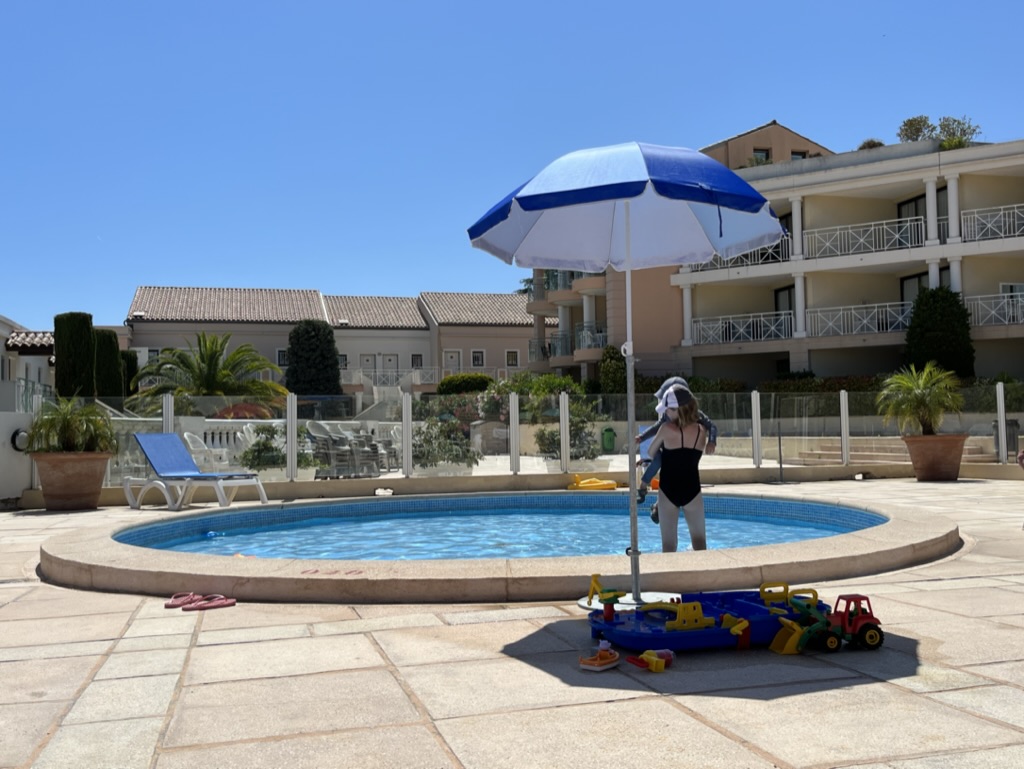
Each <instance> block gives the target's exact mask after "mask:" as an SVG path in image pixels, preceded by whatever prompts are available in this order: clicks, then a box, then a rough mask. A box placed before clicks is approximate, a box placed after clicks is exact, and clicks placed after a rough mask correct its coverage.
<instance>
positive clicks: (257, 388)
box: [126, 332, 288, 416]
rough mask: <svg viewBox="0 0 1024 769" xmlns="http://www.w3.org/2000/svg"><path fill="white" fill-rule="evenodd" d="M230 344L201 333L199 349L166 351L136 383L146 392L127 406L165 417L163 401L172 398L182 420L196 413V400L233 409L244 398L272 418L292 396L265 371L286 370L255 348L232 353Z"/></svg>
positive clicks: (247, 346) (228, 336)
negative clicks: (278, 403) (273, 409)
mask: <svg viewBox="0 0 1024 769" xmlns="http://www.w3.org/2000/svg"><path fill="white" fill-rule="evenodd" d="M230 340H231V334H225V335H224V336H217V335H215V334H212V335H210V336H207V335H206V333H205V332H201V333H200V334H199V335H198V336H197V337H196V344H195V346H193V345H192V343H191V342H189V343H188V349H187V350H175V349H172V348H167V349H165V350H162V351H161V352H160V354H159V355H158V356H157V357H156V358H154V359H153V360H150V361H148V362H147V363H146V365H145V366H143V367H142V368H141V369H139V372H138V373H137V374H136V375H135V377H134V378H133V379H132V386H133V387H135V386H138V384H139V383H140V382H142V383H145V386H144V387H143V388H141V389H140V390H139V393H138V395H134V396H132V397H131V398H129V399H128V400H127V402H126V406H127V408H128V409H130V410H133V411H138V412H140V413H143V414H148V413H153V412H156V411H159V409H160V399H161V397H162V396H163V395H164V394H165V393H171V394H173V395H174V411H175V413H176V414H194V413H196V411H197V408H196V405H195V403H194V399H195V398H201V397H219V398H221V399H222V400H221V401H220V402H219V404H218V406H227V405H228V402H227V400H226V399H228V398H244V399H246V400H247V401H249V402H250V403H255V404H258V405H260V406H261V407H263V408H264V409H265V410H266V411H267V415H268V416H269V415H270V409H269V406H270V404H272V403H273V402H274V401H275V400H276V399H279V398H281V397H283V396H285V395H287V394H288V390H287V389H286V388H285V387H284V386H282V385H280V384H278V383H277V382H272V381H268V380H264V379H261V378H260V375H261V374H262V373H263V372H265V371H270V372H273V373H275V374H280V373H281V369H280V368H278V367H277V366H276V365H274V364H273V363H271V362H270V361H269V360H267V359H266V358H265V357H263V356H262V355H260V353H259V352H258V351H257V350H256V348H255V347H253V346H252V345H251V344H243V345H239V346H238V347H237V348H235V349H234V350H232V351H230V352H228V342H229V341H230ZM203 410H204V411H208V409H203Z"/></svg>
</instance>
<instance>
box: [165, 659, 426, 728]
mask: <svg viewBox="0 0 1024 769" xmlns="http://www.w3.org/2000/svg"><path fill="white" fill-rule="evenodd" d="M420 720H421V719H420V715H419V713H417V711H416V708H414V707H413V705H412V703H410V702H409V699H408V697H406V695H405V693H404V692H403V691H402V688H401V687H400V686H399V685H398V682H397V681H396V680H395V678H394V677H393V676H392V675H391V674H390V673H389V672H387V671H385V670H353V671H347V672H341V673H325V674H321V675H310V676H292V677H286V678H273V679H269V678H262V679H254V680H249V681H231V682H227V683H218V684H208V685H204V686H190V687H186V688H185V689H183V690H182V692H181V695H180V697H179V699H178V706H177V708H176V709H175V713H174V717H173V719H172V720H171V724H170V727H169V728H168V731H167V736H166V738H165V741H164V744H165V745H167V746H171V747H175V746H185V745H212V744H217V743H222V742H231V741H234V740H252V739H258V738H262V737H272V736H287V735H296V734H311V733H318V732H320V733H322V732H330V731H335V730H339V729H359V728H368V727H377V726H387V725H392V726H394V725H402V724H413V723H418V722H420Z"/></svg>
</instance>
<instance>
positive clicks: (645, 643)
mask: <svg viewBox="0 0 1024 769" xmlns="http://www.w3.org/2000/svg"><path fill="white" fill-rule="evenodd" d="M793 596H799V597H800V600H801V601H803V602H805V603H807V604H810V605H812V606H814V607H815V608H816V609H817V611H818V612H820V613H821V614H828V613H829V612H830V611H831V609H830V607H829V606H828V604H825V603H823V602H821V601H819V600H818V593H817V591H816V590H813V589H811V588H806V589H805V588H801V589H794V590H790V588H789V586H788V585H786V584H784V583H767V584H765V585H762V586H761V589H760V590H734V591H727V592H714V593H682V594H680V596H679V599H678V602H677V601H676V599H673V600H672V601H671V602H657V603H650V604H644V605H642V606H640V607H638V608H636V609H629V610H622V611H612V612H606V611H604V610H596V611H593V612H591V613H590V615H589V621H590V632H591V636H592V637H593V638H601V639H605V640H607V641H611V642H612V643H614V644H616V645H617V646H621V647H623V648H626V649H633V650H646V649H670V650H672V651H674V652H678V651H694V650H698V649H727V648H731V649H747V648H749V647H751V646H771V644H772V642H773V641H774V640H775V638H776V636H777V635H779V633H780V631H782V630H785V629H786V628H787V627H790V625H789V624H787V623H794V624H799V623H801V622H802V621H804V617H805V616H806V614H805V613H802V612H801V611H800V610H799V609H798V608H797V607H795V606H793V605H792V604H791V603H790V600H789V599H790V597H793ZM609 615H610V616H609ZM780 619H783V620H786V621H787V623H783V622H780V621H779V620H780Z"/></svg>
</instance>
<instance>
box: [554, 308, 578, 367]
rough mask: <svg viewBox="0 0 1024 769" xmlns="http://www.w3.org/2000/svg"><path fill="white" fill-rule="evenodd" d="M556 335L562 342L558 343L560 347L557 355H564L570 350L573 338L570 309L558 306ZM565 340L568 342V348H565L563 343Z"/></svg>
mask: <svg viewBox="0 0 1024 769" xmlns="http://www.w3.org/2000/svg"><path fill="white" fill-rule="evenodd" d="M558 334H559V336H560V337H561V338H562V340H563V341H562V342H561V343H560V345H561V346H560V347H559V348H558V353H559V354H560V355H565V354H566V353H567V352H569V350H571V349H572V340H573V338H574V336H575V335H574V334H573V328H572V309H571V308H569V307H562V306H560V307H559V308H558ZM566 339H568V340H569V342H568V346H566V343H565V341H564V340H566ZM570 354H571V353H570Z"/></svg>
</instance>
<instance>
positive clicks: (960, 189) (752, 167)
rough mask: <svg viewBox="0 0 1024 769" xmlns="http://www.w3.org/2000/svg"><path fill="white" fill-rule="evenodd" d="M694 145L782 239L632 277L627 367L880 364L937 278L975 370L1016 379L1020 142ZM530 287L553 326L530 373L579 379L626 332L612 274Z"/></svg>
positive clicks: (781, 134)
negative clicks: (761, 205) (749, 196)
mask: <svg viewBox="0 0 1024 769" xmlns="http://www.w3.org/2000/svg"><path fill="white" fill-rule="evenodd" d="M730 143H732V144H731V145H730ZM761 150H764V151H765V153H762V154H760V155H758V154H756V153H758V152H760V151H761ZM703 151H706V152H707V153H708V154H710V155H712V156H715V157H718V159H720V160H728V161H729V163H730V164H731V165H732V166H733V167H734V168H736V170H737V173H738V174H739V175H740V176H742V177H743V178H745V179H746V180H747V181H749V182H750V183H751V184H752V185H753V186H754V187H755V188H757V189H758V190H759V191H760V192H761V193H762V194H763V195H764V196H765V197H766V198H767V199H768V200H769V201H770V203H771V205H772V207H773V209H774V210H775V212H776V213H777V214H778V215H779V218H780V220H781V221H782V223H783V225H784V226H785V228H786V230H787V232H788V234H787V236H786V237H785V238H784V239H783V240H782V241H781V242H780V243H779V244H777V245H776V246H773V247H771V248H767V249H762V250H759V251H756V252H751V253H749V254H744V255H742V256H739V257H736V258H734V259H731V260H728V261H724V260H720V259H717V258H716V259H715V260H713V261H711V262H709V263H708V264H705V265H695V266H689V267H682V268H663V269H656V270H643V271H635V272H634V274H633V278H634V279H633V285H634V301H633V312H634V317H633V329H634V348H635V352H636V356H637V368H638V370H639V371H642V372H645V373H650V374H657V373H663V372H667V371H681V372H684V373H686V374H688V375H701V376H708V377H730V378H734V379H738V380H741V381H744V382H746V383H747V384H748V385H749V386H753V385H755V384H756V383H757V382H758V381H761V380H763V379H769V378H772V377H774V376H776V375H778V374H779V373H782V372H786V371H802V370H811V371H814V373H816V374H818V375H820V376H831V375H843V374H874V373H881V372H888V371H892V370H893V369H895V368H897V367H898V366H899V365H900V364H901V362H902V353H903V340H904V334H905V331H906V327H907V323H908V321H909V318H910V311H911V307H912V304H913V300H914V297H915V296H916V295H917V292H918V291H919V290H920V289H921V288H922V287H936V286H940V285H944V286H948V287H949V288H951V289H952V290H954V291H957V292H959V293H960V294H961V295H962V297H963V299H964V302H965V304H966V306H967V307H968V309H969V310H970V314H971V322H972V339H973V341H974V345H975V349H976V353H977V357H976V370H977V373H978V374H979V375H984V376H994V375H996V374H998V373H1000V372H1006V373H1009V374H1012V375H1014V376H1017V377H1024V141H1015V142H1006V143H1000V144H976V145H972V146H969V147H965V148H963V149H957V150H952V151H945V152H943V151H940V149H939V142H938V141H923V142H914V143H907V144H897V145H892V146H885V147H878V148H874V149H866V150H860V151H856V152H846V153H840V154H834V153H831V152H830V151H829V150H827V149H825V148H824V147H821V146H820V145H816V144H814V143H813V142H810V141H809V140H806V139H805V138H804V137H801V136H800V135H799V134H796V133H795V132H792V131H790V130H789V129H787V128H785V127H784V126H781V125H779V124H777V123H774V122H773V123H769V124H767V125H766V126H761V127H760V128H758V129H755V130H754V131H751V132H747V133H746V134H740V135H739V136H737V137H733V138H732V139H730V140H727V141H726V142H725V143H719V144H716V145H712V147H709V148H705V149H704V150H703ZM752 158H755V160H754V161H753V162H752V163H751V162H749V161H751V159H752ZM757 158H760V160H758V159H757ZM782 158H785V160H780V159H782ZM767 160H771V163H767ZM533 282H534V291H533V294H532V296H531V301H530V303H529V304H528V305H527V309H528V311H529V312H531V313H533V314H534V315H535V316H538V317H548V316H557V317H558V318H559V320H560V323H559V330H558V332H557V333H554V334H547V333H545V335H544V336H543V337H542V336H541V335H540V332H539V330H538V332H537V333H536V334H535V338H534V340H533V341H532V342H531V348H530V349H531V358H530V365H531V368H534V369H535V370H547V369H555V370H562V371H566V372H574V373H575V372H578V373H579V375H580V376H583V377H584V378H585V377H586V376H588V375H589V374H590V371H591V367H592V365H593V364H592V361H593V360H594V355H595V352H594V349H593V347H592V345H594V344H596V342H597V340H598V339H599V340H600V342H601V343H602V344H603V343H605V342H607V343H610V344H613V345H620V344H621V343H622V342H623V341H624V339H625V303H624V299H623V297H622V292H623V291H624V286H625V281H624V277H623V275H622V274H620V273H616V272H614V271H609V272H608V273H607V274H604V275H600V276H592V275H580V274H573V273H566V272H558V273H552V272H548V271H535V273H534V278H533ZM595 335H596V336H595Z"/></svg>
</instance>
